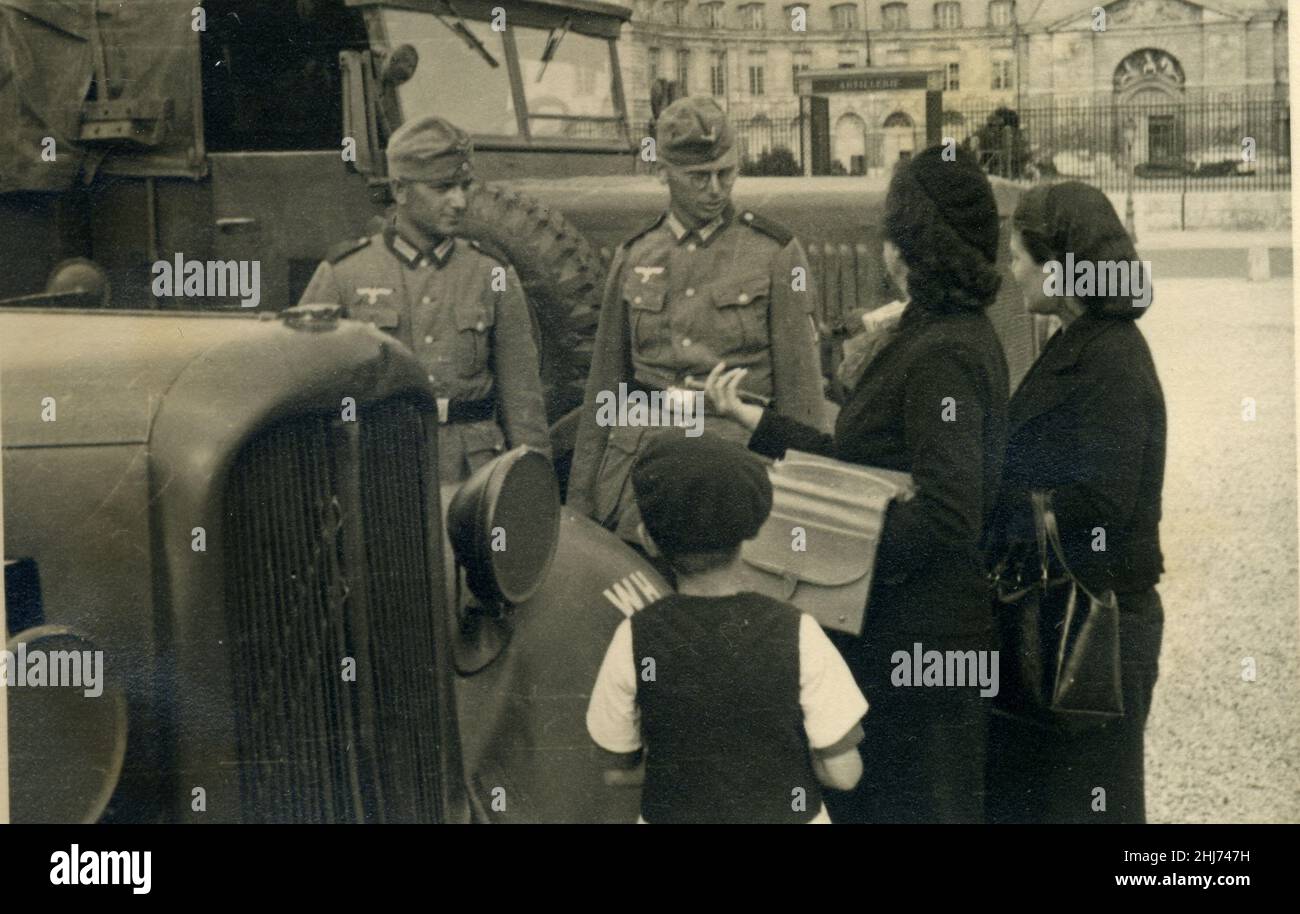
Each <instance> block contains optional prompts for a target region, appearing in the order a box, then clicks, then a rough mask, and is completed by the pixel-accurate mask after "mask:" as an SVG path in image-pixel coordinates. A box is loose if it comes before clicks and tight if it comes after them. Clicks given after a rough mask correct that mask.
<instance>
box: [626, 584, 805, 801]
mask: <svg viewBox="0 0 1300 914" xmlns="http://www.w3.org/2000/svg"><path fill="white" fill-rule="evenodd" d="M632 651H633V657H634V659H635V661H636V670H637V682H636V685H637V702H638V704H639V705H640V706H641V734H642V738H643V739H644V742H645V748H646V778H645V788H644V790H643V791H642V794H641V815H642V818H644V819H645V820H646V821H647V822H650V823H674V822H683V823H695V822H741V823H747V822H762V823H766V822H807V821H809V820H810V819H812V818H813V816H815V815H816V814H817V812H818V811H819V810H820V809H821V805H822V798H821V790H820V789H819V787H818V785H817V779H816V777H815V776H814V775H813V771H812V759H811V757H810V755H809V749H808V737H807V735H806V734H805V733H804V729H803V710H802V709H801V708H800V706H799V612H798V611H797V610H795V609H794V608H793V607H791V606H789V605H788V604H785V603H780V602H778V601H776V600H772V599H769V598H768V597H763V596H759V595H758V594H753V593H745V594H739V595H737V596H734V597H690V596H682V595H680V594H674V595H672V596H668V597H665V598H664V599H662V600H659V601H658V602H656V603H654V604H652V605H651V606H649V607H647V608H646V609H644V610H642V611H641V612H639V613H636V614H635V615H634V616H632ZM647 660H653V661H654V663H653V664H650V663H647V662H646V661H647ZM652 670H653V679H650V678H649V677H650V675H651V671H652Z"/></svg>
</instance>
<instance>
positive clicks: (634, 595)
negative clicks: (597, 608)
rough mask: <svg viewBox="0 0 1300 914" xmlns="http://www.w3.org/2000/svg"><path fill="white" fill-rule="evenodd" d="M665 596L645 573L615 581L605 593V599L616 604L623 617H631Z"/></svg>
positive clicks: (637, 573) (630, 575)
mask: <svg viewBox="0 0 1300 914" xmlns="http://www.w3.org/2000/svg"><path fill="white" fill-rule="evenodd" d="M661 596H663V594H661V593H660V592H659V588H657V587H655V585H654V584H653V583H652V582H651V580H650V579H649V578H648V577H646V574H645V572H644V571H634V572H632V573H631V574H629V575H626V576H625V577H623V578H622V579H620V580H618V581H615V582H614V583H613V584H611V585H610V586H609V588H608V589H607V590H606V591H605V599H606V600H608V601H609V602H611V603H613V604H614V608H615V609H617V610H618V611H619V612H621V613H622V614H623V615H625V616H628V617H629V618H630V617H631V615H632V613H634V612H636V611H637V610H639V609H644V608H645V607H646V606H648V605H649V604H651V603H653V602H654V601H655V600H658V599H659V598H660V597H661Z"/></svg>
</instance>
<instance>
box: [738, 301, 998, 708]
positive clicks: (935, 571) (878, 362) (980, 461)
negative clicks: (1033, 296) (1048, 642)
mask: <svg viewBox="0 0 1300 914" xmlns="http://www.w3.org/2000/svg"><path fill="white" fill-rule="evenodd" d="M1007 395H1008V380H1007V364H1006V358H1005V356H1004V355H1003V352H1002V347H1001V345H1000V344H999V342H998V338H997V335H996V333H995V332H994V330H993V325H992V324H991V323H990V322H989V320H988V318H987V317H986V316H985V315H984V314H982V313H963V314H952V315H935V314H931V313H928V312H925V311H921V310H919V309H914V308H913V307H909V308H908V310H907V311H906V312H905V313H904V315H903V320H902V321H901V323H900V325H899V329H898V333H897V335H896V336H895V337H894V339H892V340H891V341H890V342H889V343H888V344H887V345H886V346H885V348H884V349H882V350H881V351H880V353H879V354H877V356H876V357H875V358H874V359H873V360H872V362H871V363H870V365H869V366H868V367H867V370H866V372H865V373H864V374H863V376H862V378H861V380H860V381H859V382H858V384H857V386H856V387H855V388H854V390H853V392H852V394H851V395H850V396H849V399H848V400H847V402H846V403H845V404H844V408H843V409H842V410H841V411H840V414H839V417H838V419H837V421H836V425H835V434H834V436H833V437H832V436H831V435H825V434H822V433H820V432H817V431H816V430H814V429H811V428H808V427H807V426H805V425H802V424H800V423H798V422H795V421H793V420H791V419H788V418H785V417H782V416H778V415H775V414H774V413H772V412H770V411H768V412H765V413H764V415H763V420H762V421H761V422H760V423H759V426H758V428H757V429H756V430H755V432H754V435H753V437H752V438H751V439H750V448H751V449H752V450H755V451H757V452H759V453H761V454H766V455H768V456H771V457H779V456H781V455H783V454H784V453H785V450H786V448H794V449H796V450H801V451H809V452H812V453H817V454H822V455H825V456H828V457H834V458H837V459H839V460H845V461H849V462H851V463H857V464H862V465H865V466H874V467H881V468H884V469H890V470H901V471H903V472H906V473H911V474H912V477H913V480H914V482H915V483H916V487H917V494H916V496H915V498H913V499H912V500H910V501H908V502H903V503H895V504H894V505H892V506H891V507H890V509H889V513H888V515H887V516H886V519H885V525H884V529H883V531H882V533H881V542H880V547H879V550H878V552H877V555H876V577H875V581H874V582H873V584H872V594H871V598H870V600H869V602H868V605H867V622H866V627H867V631H868V632H874V633H885V632H889V633H908V634H916V635H927V636H932V637H934V638H940V637H943V636H946V635H962V634H968V633H975V632H985V631H989V630H991V628H992V624H993V623H992V614H991V609H990V607H989V601H988V598H987V586H986V583H985V578H984V573H983V558H982V553H981V551H980V542H981V534H982V531H983V529H984V525H985V523H986V521H987V519H988V518H989V515H990V512H991V509H992V507H993V503H994V498H995V495H996V492H997V485H998V479H999V477H1000V473H1001V469H1002V452H1003V446H1004V443H1005V439H1006V406H1007ZM868 700H870V699H868Z"/></svg>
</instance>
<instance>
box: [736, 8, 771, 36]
mask: <svg viewBox="0 0 1300 914" xmlns="http://www.w3.org/2000/svg"><path fill="white" fill-rule="evenodd" d="M737 11H738V12H739V13H740V27H741V28H742V29H750V30H751V31H755V32H761V31H762V30H763V29H764V28H765V27H766V26H765V23H764V21H763V4H761V3H748V4H746V5H744V6H742V7H739V8H738V10H737Z"/></svg>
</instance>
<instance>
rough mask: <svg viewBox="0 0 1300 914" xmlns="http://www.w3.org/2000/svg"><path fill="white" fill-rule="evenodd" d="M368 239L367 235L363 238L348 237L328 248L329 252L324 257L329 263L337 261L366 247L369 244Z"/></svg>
mask: <svg viewBox="0 0 1300 914" xmlns="http://www.w3.org/2000/svg"><path fill="white" fill-rule="evenodd" d="M370 241H371V239H370V236H369V235H367V236H366V237H364V238H350V239H349V240H347V241H343V242H340V243H339V244H336V245H334V247H332V248H330V249H329V253H327V254H326V255H325V259H326V260H328V261H329V262H330V263H338V262H339V261H340V260H342V259H343V258H345V257H347V256H348V255H350V254H352V253H354V252H356V251H359V250H361V249H362V248H364V247H366V246H367V245H368V244H370Z"/></svg>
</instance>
